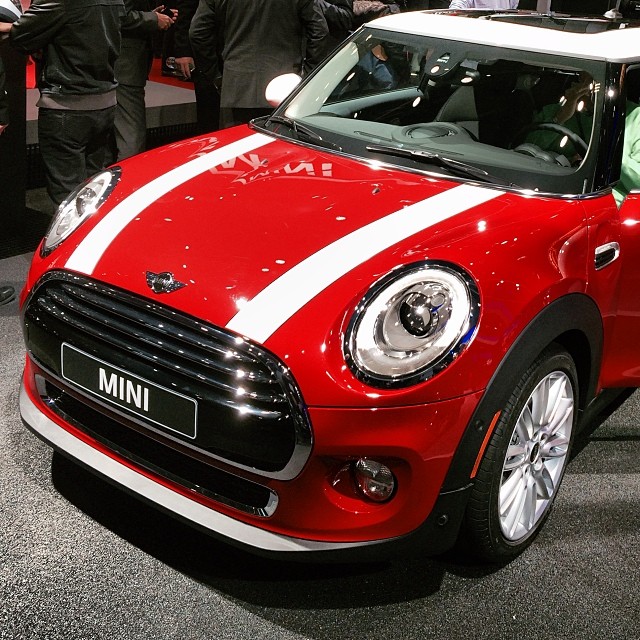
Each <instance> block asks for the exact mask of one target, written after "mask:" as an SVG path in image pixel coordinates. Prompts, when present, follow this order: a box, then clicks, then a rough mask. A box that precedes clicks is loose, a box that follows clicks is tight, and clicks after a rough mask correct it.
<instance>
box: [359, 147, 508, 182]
mask: <svg viewBox="0 0 640 640" xmlns="http://www.w3.org/2000/svg"><path fill="white" fill-rule="evenodd" d="M367 151H373V152H374V153H383V154H385V155H389V156H397V157H398V158H410V159H411V160H419V161H421V162H426V163H427V164H433V165H435V166H437V167H442V168H443V169H447V170H448V171H450V172H451V173H454V174H456V175H459V176H462V177H464V178H474V179H476V180H480V181H482V182H488V183H489V184H496V185H503V186H505V185H506V186H508V187H518V185H517V184H515V183H513V182H505V181H504V180H503V179H502V178H498V177H497V176H494V175H491V174H490V173H488V172H487V171H484V169H479V168H478V167H474V166H473V165H472V164H467V163H466V162H460V160H454V159H453V158H447V157H446V156H441V155H440V154H439V153H434V152H433V151H425V150H424V149H401V148H399V147H391V146H389V147H388V146H386V145H379V144H370V145H367Z"/></svg>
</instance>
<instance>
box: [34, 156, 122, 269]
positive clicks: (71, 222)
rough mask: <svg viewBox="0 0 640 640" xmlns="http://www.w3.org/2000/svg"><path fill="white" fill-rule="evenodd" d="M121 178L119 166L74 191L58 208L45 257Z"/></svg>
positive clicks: (43, 252)
mask: <svg viewBox="0 0 640 640" xmlns="http://www.w3.org/2000/svg"><path fill="white" fill-rule="evenodd" d="M119 178H120V169H119V167H114V168H113V169H107V170H106V171H102V172H101V173H98V174H96V175H95V176H93V178H90V179H89V180H87V181H86V182H84V183H83V184H81V185H80V186H79V187H78V188H77V189H75V190H74V191H72V192H71V193H70V194H69V196H68V197H67V198H66V200H65V201H64V202H62V204H61V205H60V206H59V207H58V210H57V211H56V213H55V216H54V218H53V222H52V223H51V225H50V226H49V229H48V231H47V233H46V235H45V237H44V242H43V244H42V249H41V255H42V257H44V256H46V255H48V254H49V253H51V252H52V251H53V250H54V249H55V248H56V247H57V246H58V245H59V244H60V243H61V242H63V241H64V240H66V239H67V238H68V237H69V236H70V235H71V234H72V233H73V232H74V231H75V230H76V229H77V228H78V227H79V226H80V225H81V224H82V223H83V222H84V221H85V220H86V219H87V218H90V217H91V216H92V215H93V214H94V213H95V212H96V211H97V210H98V209H99V208H100V206H101V205H102V203H103V202H104V201H105V200H106V199H107V196H108V195H109V194H110V193H111V191H112V189H113V188H114V187H115V185H116V184H117V182H118V179H119Z"/></svg>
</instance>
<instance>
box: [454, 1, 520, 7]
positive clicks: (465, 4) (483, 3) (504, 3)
mask: <svg viewBox="0 0 640 640" xmlns="http://www.w3.org/2000/svg"><path fill="white" fill-rule="evenodd" d="M517 8H518V0H451V4H450V5H449V9H517Z"/></svg>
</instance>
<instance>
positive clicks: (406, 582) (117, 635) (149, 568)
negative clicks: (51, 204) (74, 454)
mask: <svg viewBox="0 0 640 640" xmlns="http://www.w3.org/2000/svg"><path fill="white" fill-rule="evenodd" d="M29 258H30V254H29V253H28V252H27V253H19V254H16V255H12V256H11V257H9V258H5V259H0V281H1V282H3V283H5V282H12V283H14V284H15V286H18V287H19V286H21V283H22V282H23V281H24V278H25V274H26V271H27V268H28V263H29ZM23 361H24V349H23V346H22V339H21V330H20V322H19V316H18V308H17V303H12V304H10V305H7V306H5V307H0V402H1V405H0V640H22V639H24V640H40V639H43V640H44V639H46V640H58V639H67V638H68V639H73V640H84V639H86V640H98V639H100V640H101V639H105V640H107V639H108V640H118V639H123V640H124V639H136V640H138V639H139V640H151V639H156V638H157V639H158V640H160V639H162V640H173V639H175V640H186V639H190V640H191V639H193V640H195V639H200V638H202V639H205V638H206V639H207V640H211V639H221V638H229V639H245V638H246V639H247V640H256V639H263V638H264V639H269V640H279V639H287V640H290V639H300V638H307V639H313V640H324V639H338V640H352V639H354V638H367V640H389V639H393V640H396V639H416V640H423V639H430V638H434V639H439V640H444V639H447V638H452V639H454V638H455V639H459V638H468V639H480V638H486V639H500V638H504V639H512V638H518V639H520V640H527V639H534V638H535V639H547V638H560V639H574V638H575V639H576V640H578V639H579V640H585V639H591V638H603V639H604V638H606V639H620V640H628V639H637V638H639V637H640V632H639V631H638V618H639V612H640V604H639V603H640V581H639V580H638V574H639V568H640V412H639V411H638V394H634V395H632V396H631V397H630V398H629V399H627V400H626V401H625V402H624V403H623V404H622V405H621V406H619V407H618V408H616V409H615V410H613V411H612V412H611V413H605V414H604V415H602V416H600V417H599V418H598V420H597V421H596V422H594V426H595V427H597V428H595V429H594V430H592V432H591V433H590V434H589V435H588V437H586V438H585V439H583V440H581V441H580V442H579V443H578V446H577V447H576V454H575V456H574V458H573V459H572V461H571V463H570V464H569V467H568V472H567V475H566V477H565V480H564V483H563V486H562V488H561V492H560V495H559V497H558V500H557V503H556V508H555V510H554V512H553V513H552V514H551V517H550V519H549V520H548V522H547V524H546V526H545V528H544V530H543V531H542V533H541V535H540V536H539V537H538V539H537V540H536V541H535V543H534V544H533V546H532V547H530V549H528V550H527V551H526V552H525V553H524V554H523V555H522V556H520V557H519V558H518V559H516V560H515V561H513V562H511V563H510V564H508V565H506V566H503V567H482V566H473V565H468V564H464V563H462V562H461V561H460V560H459V559H457V558H455V557H446V558H435V559H433V558H432V559H429V558H425V557H416V558H414V559H412V560H410V561H403V562H400V561H397V562H390V563H380V564H367V565H337V566H336V565H311V566H309V565H298V564H295V563H285V562H274V561H269V560H265V559H261V558H257V557H254V556H251V555H248V554H245V553H242V552H240V551H238V550H234V549H232V548H229V547H227V546H225V545H224V544H221V543H219V542H216V541H213V540H211V539H210V538H208V537H206V536H204V535H202V534H200V533H198V532H196V531H194V530H192V529H190V528H189V527H187V526H185V525H183V524H181V523H178V522H176V521H174V520H173V519H171V518H169V517H167V516H165V515H163V514H161V513H159V512H157V511H155V510H153V509H151V508H149V507H147V506H144V505H142V504H141V503H139V502H137V501H136V500H134V499H133V498H131V497H129V496H127V495H126V494H124V493H122V492H120V491H118V490H117V489H115V488H113V487H111V486H109V485H107V484H106V483H104V482H102V481H101V480H98V479H97V478H94V477H93V476H92V475H90V474H88V473H87V472H86V471H84V470H82V469H80V468H79V467H77V466H75V465H74V464H71V463H69V462H67V461H66V460H65V459H64V458H62V457H61V456H59V455H53V454H52V451H51V450H50V449H49V447H47V446H45V445H44V444H43V443H42V442H40V441H39V440H38V439H37V438H36V437H35V436H33V435H32V434H31V433H30V432H29V431H27V429H26V428H25V427H24V426H23V425H22V423H21V420H20V417H19V414H18V408H17V405H18V386H19V379H20V372H21V368H22V364H23Z"/></svg>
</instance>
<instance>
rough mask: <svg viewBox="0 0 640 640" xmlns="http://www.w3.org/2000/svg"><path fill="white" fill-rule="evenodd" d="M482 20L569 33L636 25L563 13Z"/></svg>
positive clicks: (635, 24)
mask: <svg viewBox="0 0 640 640" xmlns="http://www.w3.org/2000/svg"><path fill="white" fill-rule="evenodd" d="M478 17H479V18H481V19H484V20H495V21H499V22H511V23H514V24H522V25H527V26H535V27H540V28H541V29H551V30H553V31H566V32H569V33H602V32H603V31H611V30H617V29H625V28H629V27H638V26H640V24H639V23H638V22H637V21H630V20H608V19H607V18H600V17H593V18H587V17H573V16H567V15H563V14H549V15H540V14H533V13H532V14H526V13H525V14H523V13H519V14H518V13H513V14H508V13H493V14H487V15H483V16H478Z"/></svg>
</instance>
